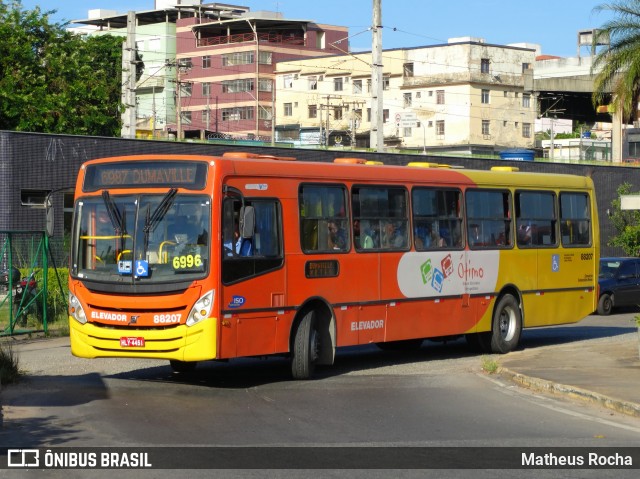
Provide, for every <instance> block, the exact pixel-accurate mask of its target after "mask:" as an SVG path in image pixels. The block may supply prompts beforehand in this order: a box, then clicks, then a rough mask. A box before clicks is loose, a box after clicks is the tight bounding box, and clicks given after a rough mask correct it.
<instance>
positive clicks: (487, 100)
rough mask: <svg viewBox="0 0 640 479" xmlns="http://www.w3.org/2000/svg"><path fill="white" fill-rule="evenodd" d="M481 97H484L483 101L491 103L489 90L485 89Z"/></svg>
mask: <svg viewBox="0 0 640 479" xmlns="http://www.w3.org/2000/svg"><path fill="white" fill-rule="evenodd" d="M481 97H482V100H481V101H482V103H485V104H488V103H489V90H485V89H483V90H482V92H481Z"/></svg>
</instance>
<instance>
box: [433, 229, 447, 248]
mask: <svg viewBox="0 0 640 479" xmlns="http://www.w3.org/2000/svg"><path fill="white" fill-rule="evenodd" d="M445 246H447V243H446V242H445V240H444V238H443V237H441V236H440V233H438V231H436V230H435V229H432V230H431V248H444V247H445Z"/></svg>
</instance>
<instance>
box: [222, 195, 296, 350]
mask: <svg viewBox="0 0 640 479" xmlns="http://www.w3.org/2000/svg"><path fill="white" fill-rule="evenodd" d="M222 223H223V224H222V253H221V254H222V261H221V265H222V272H221V276H222V288H221V298H220V300H221V309H222V310H223V312H224V314H223V317H224V319H225V325H226V326H227V327H223V328H221V331H222V332H221V335H222V338H221V354H222V355H223V357H234V356H259V355H266V354H274V353H276V352H280V351H277V349H278V348H277V346H276V344H277V342H278V341H277V335H278V324H279V319H281V318H282V315H283V314H284V313H283V312H282V311H279V310H278V309H277V308H278V307H282V306H284V304H285V272H284V268H283V264H284V257H283V251H282V221H281V208H280V205H279V202H278V201H276V200H273V199H251V200H248V199H245V198H242V197H241V196H235V195H231V196H229V197H227V198H226V199H225V200H224V202H223V218H222ZM286 334H288V331H286Z"/></svg>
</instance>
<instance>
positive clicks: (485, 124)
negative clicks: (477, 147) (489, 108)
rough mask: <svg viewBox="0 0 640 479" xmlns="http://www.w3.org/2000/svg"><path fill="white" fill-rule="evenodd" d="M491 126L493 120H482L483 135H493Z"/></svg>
mask: <svg viewBox="0 0 640 479" xmlns="http://www.w3.org/2000/svg"><path fill="white" fill-rule="evenodd" d="M490 126H491V122H490V121H489V120H482V135H483V136H489V135H491V133H490V128H489V127H490Z"/></svg>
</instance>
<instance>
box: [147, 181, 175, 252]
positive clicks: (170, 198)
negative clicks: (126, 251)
mask: <svg viewBox="0 0 640 479" xmlns="http://www.w3.org/2000/svg"><path fill="white" fill-rule="evenodd" d="M177 194H178V189H177V188H171V189H170V190H169V191H167V194H166V195H164V197H163V198H162V201H160V204H159V205H158V206H157V207H156V209H155V210H153V213H150V211H151V205H149V206H148V207H147V217H146V218H145V221H144V228H143V231H144V251H145V252H146V251H147V249H148V247H149V235H150V234H151V233H152V232H153V231H154V230H155V229H156V227H157V226H158V224H159V223H160V221H162V218H164V216H165V215H166V214H167V212H168V211H169V209H170V208H171V206H172V205H173V202H174V201H175V199H176V195H177Z"/></svg>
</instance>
